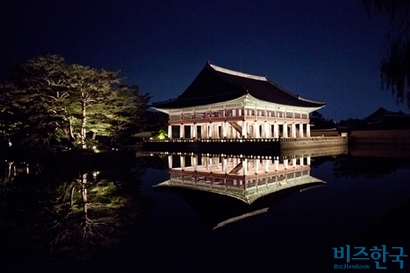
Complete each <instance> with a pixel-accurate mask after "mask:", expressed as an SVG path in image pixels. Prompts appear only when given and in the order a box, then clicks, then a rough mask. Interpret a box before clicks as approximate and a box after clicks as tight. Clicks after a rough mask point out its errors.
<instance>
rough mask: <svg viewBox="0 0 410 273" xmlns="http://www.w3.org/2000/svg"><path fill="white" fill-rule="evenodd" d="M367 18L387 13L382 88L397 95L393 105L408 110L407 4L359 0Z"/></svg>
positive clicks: (409, 52)
mask: <svg viewBox="0 0 410 273" xmlns="http://www.w3.org/2000/svg"><path fill="white" fill-rule="evenodd" d="M362 1H363V3H364V4H365V6H366V9H367V11H368V13H369V15H372V14H388V15H389V16H390V23H391V30H390V32H389V33H388V34H387V42H388V49H387V53H386V56H385V57H384V58H383V59H382V60H381V62H380V76H381V79H382V88H383V89H385V90H390V91H391V92H392V94H394V95H396V103H404V102H406V103H407V106H408V107H409V108H410V1H405V0H362Z"/></svg>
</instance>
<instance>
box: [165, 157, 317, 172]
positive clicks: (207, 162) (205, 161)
mask: <svg viewBox="0 0 410 273" xmlns="http://www.w3.org/2000/svg"><path fill="white" fill-rule="evenodd" d="M251 160H252V161H253V166H254V173H255V174H259V172H260V169H261V167H260V164H261V163H262V166H263V170H264V172H265V173H268V172H269V171H270V166H271V164H273V166H274V170H275V171H278V170H279V159H278V158H275V159H273V160H272V159H262V160H261V159H256V158H255V159H247V158H230V161H231V162H230V163H231V166H232V169H234V168H235V167H236V166H238V165H239V164H242V166H241V170H242V175H248V171H249V163H250V161H251ZM220 161H221V162H220ZM297 161H299V166H304V165H305V158H303V157H300V158H292V159H291V162H292V166H293V168H295V167H296V166H297ZM310 161H311V159H310V156H308V157H306V165H308V166H310ZM228 163H229V162H228V158H222V159H221V160H220V158H219V157H202V162H198V157H197V156H191V166H190V167H193V171H195V172H196V171H197V170H198V166H204V167H205V169H206V170H208V171H210V172H212V171H213V170H214V168H215V167H216V168H217V169H218V168H219V167H221V170H222V172H224V173H225V174H227V173H228V172H229V171H230V170H229V169H228V166H229V164H228ZM180 165H181V166H180V167H181V170H185V168H186V166H185V165H186V164H185V156H183V155H181V156H180ZM168 166H169V168H170V169H173V168H174V166H173V160H172V155H168ZM283 167H284V168H285V169H288V168H289V159H284V160H283ZM232 169H231V170H232Z"/></svg>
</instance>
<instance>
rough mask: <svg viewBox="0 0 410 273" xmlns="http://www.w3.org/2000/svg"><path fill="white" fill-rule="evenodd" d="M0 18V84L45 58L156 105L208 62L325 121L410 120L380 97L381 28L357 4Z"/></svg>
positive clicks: (222, 5)
mask: <svg viewBox="0 0 410 273" xmlns="http://www.w3.org/2000/svg"><path fill="white" fill-rule="evenodd" d="M0 12H1V14H0V20H1V21H0V43H1V47H0V49H1V51H0V79H1V80H4V79H5V78H6V76H7V74H8V73H9V71H10V67H11V66H12V65H14V64H19V63H23V62H25V61H26V60H27V59H30V58H33V57H35V56H38V55H43V54H47V53H52V54H59V55H61V56H63V57H64V58H65V59H66V61H67V63H79V64H82V65H89V66H92V67H95V68H105V69H111V70H121V73H120V76H121V77H124V78H126V79H125V83H127V84H137V85H139V87H140V90H141V92H142V93H150V94H151V95H152V96H153V99H152V102H156V101H163V100H168V99H170V98H174V97H176V96H178V95H179V94H180V93H182V92H183V91H184V90H185V89H186V87H188V85H189V84H190V83H191V82H192V81H193V79H194V78H195V77H196V75H197V74H198V73H199V72H200V70H201V69H202V68H203V66H204V65H205V62H206V61H207V60H209V61H210V62H211V63H213V64H216V65H218V66H222V67H226V68H230V69H234V70H239V71H240V70H242V71H243V72H245V73H250V74H256V75H267V76H268V77H269V78H270V79H271V80H273V81H274V82H276V83H277V84H279V85H281V86H282V87H284V88H286V89H288V90H290V91H291V92H293V93H295V94H299V95H300V96H302V97H305V98H309V99H315V100H320V101H325V102H326V104H327V106H326V107H325V108H324V109H322V110H321V111H320V112H321V113H322V114H323V115H324V116H325V117H326V118H333V119H335V120H340V119H347V118H349V117H352V118H364V117H365V116H367V115H369V114H370V113H372V112H373V111H375V110H376V109H377V108H378V107H380V106H383V107H385V108H386V109H389V110H392V111H398V110H404V111H405V112H408V111H407V110H408V109H406V107H405V106H404V105H399V106H396V104H395V97H394V96H393V95H391V93H390V92H388V91H381V89H380V77H379V60H380V58H381V57H382V56H383V49H384V42H385V34H386V33H387V32H388V30H389V25H388V20H386V18H383V17H381V16H375V17H371V18H369V17H368V16H367V12H366V10H365V8H364V6H363V4H362V2H361V1H360V0H332V1H329V0H314V1H305V0H275V1H274V0H265V1H249V0H244V1H241V0H236V1H223V0H215V1H213V0H190V1H162V0H161V1H155V0H149V1H148V0H147V1H138V0H129V1H126V0H81V1H80V0H37V1H36V0H31V1H21V0H2V1H1V4H0Z"/></svg>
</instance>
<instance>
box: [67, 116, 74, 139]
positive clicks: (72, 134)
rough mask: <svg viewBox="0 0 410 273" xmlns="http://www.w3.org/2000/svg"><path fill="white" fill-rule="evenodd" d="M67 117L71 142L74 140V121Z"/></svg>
mask: <svg viewBox="0 0 410 273" xmlns="http://www.w3.org/2000/svg"><path fill="white" fill-rule="evenodd" d="M67 119H68V138H69V140H70V142H71V141H73V140H74V133H73V123H72V121H71V118H70V117H68V118H67Z"/></svg>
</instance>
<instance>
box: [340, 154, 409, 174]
mask: <svg viewBox="0 0 410 273" xmlns="http://www.w3.org/2000/svg"><path fill="white" fill-rule="evenodd" d="M409 167H410V159H405V158H382V157H344V158H339V159H338V160H336V161H335V162H334V164H333V174H334V175H335V176H336V177H363V178H370V179H374V178H381V177H383V176H384V175H388V174H391V173H393V172H395V171H396V170H397V169H399V168H409Z"/></svg>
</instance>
